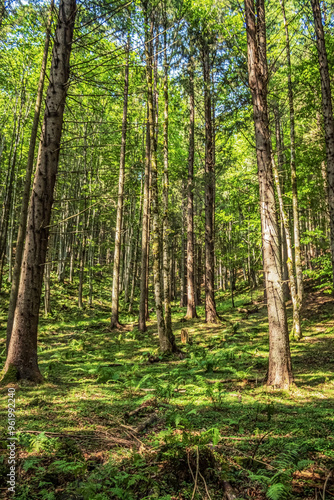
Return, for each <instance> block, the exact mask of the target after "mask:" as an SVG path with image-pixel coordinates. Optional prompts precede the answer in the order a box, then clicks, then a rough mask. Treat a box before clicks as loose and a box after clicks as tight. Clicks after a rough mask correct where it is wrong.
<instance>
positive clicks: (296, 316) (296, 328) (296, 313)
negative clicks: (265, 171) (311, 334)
mask: <svg viewBox="0 0 334 500" xmlns="http://www.w3.org/2000/svg"><path fill="white" fill-rule="evenodd" d="M272 167H273V172H274V179H275V184H276V191H277V197H278V203H279V210H280V214H281V219H282V222H283V226H284V231H285V238H286V248H287V257H288V258H287V266H288V274H289V282H290V291H291V300H292V318H293V325H292V331H291V336H292V337H293V338H295V339H296V340H300V339H301V338H302V333H301V327H300V304H299V298H298V293H297V284H296V279H295V275H294V272H293V254H292V240H291V232H290V226H289V219H288V216H287V214H286V211H285V208H284V203H283V196H282V191H281V185H280V180H279V175H278V170H277V167H276V164H275V159H274V156H272Z"/></svg>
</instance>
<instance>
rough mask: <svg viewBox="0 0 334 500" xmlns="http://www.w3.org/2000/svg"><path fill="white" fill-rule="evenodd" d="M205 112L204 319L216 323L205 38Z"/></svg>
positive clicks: (212, 183)
mask: <svg viewBox="0 0 334 500" xmlns="http://www.w3.org/2000/svg"><path fill="white" fill-rule="evenodd" d="M202 62H203V78H204V113H205V321H206V322H207V323H217V322H218V321H219V320H218V315H217V311H216V302H215V295H214V253H215V249H214V224H213V221H214V193H215V177H214V163H213V162H214V156H213V130H212V108H211V76H210V72H211V70H210V53H209V46H208V43H207V41H206V40H205V39H203V40H202Z"/></svg>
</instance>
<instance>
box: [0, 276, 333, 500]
mask: <svg viewBox="0 0 334 500" xmlns="http://www.w3.org/2000/svg"><path fill="white" fill-rule="evenodd" d="M306 283H307V286H308V289H307V290H308V294H307V298H306V306H305V310H304V313H303V317H302V324H303V330H304V340H303V342H292V343H291V355H292V362H293V369H294V380H295V385H294V387H293V388H292V390H291V391H289V392H288V391H274V392H273V391H270V390H268V389H267V388H266V386H265V385H264V384H263V380H264V378H265V375H266V370H267V362H268V340H267V335H268V334H267V330H268V324H267V313H266V308H265V307H263V305H262V296H263V293H262V290H257V291H253V292H252V293H251V292H250V291H249V289H244V290H238V291H237V292H236V296H235V299H234V302H235V308H233V307H232V304H231V299H230V296H229V294H228V293H227V292H220V293H218V294H217V310H218V311H219V314H220V316H221V317H222V322H221V323H220V324H216V325H207V324H206V323H205V322H204V310H203V308H201V307H199V308H198V313H199V318H198V319H193V320H189V321H184V314H185V309H184V308H181V307H179V306H178V304H177V303H173V308H172V310H173V330H174V332H175V335H176V339H177V343H178V344H179V345H180V333H181V330H182V329H184V328H186V329H187V332H188V334H189V343H188V344H185V345H183V347H182V355H179V356H175V355H169V356H163V355H161V354H159V349H158V346H159V344H158V338H157V329H156V323H155V321H154V319H153V318H152V320H151V321H149V322H148V330H147V332H146V333H141V332H139V331H138V329H137V327H136V314H134V315H133V316H131V315H129V314H128V313H126V312H122V308H121V311H120V320H121V322H122V323H124V324H127V326H126V327H124V328H121V329H119V330H110V328H109V323H110V303H109V302H108V297H109V289H108V288H106V287H101V288H100V295H99V296H95V298H94V305H93V307H86V308H85V309H84V310H81V309H78V307H77V304H76V300H75V294H74V291H75V284H73V297H71V293H70V290H71V286H70V285H68V284H67V287H68V288H67V290H68V291H69V296H67V295H66V296H65V295H64V294H63V287H62V285H61V284H59V283H58V282H57V280H56V279H55V276H54V279H53V280H52V290H53V300H52V313H51V315H49V316H48V317H47V318H41V320H40V333H39V335H40V341H39V348H38V351H39V352H38V355H39V365H40V369H41V372H42V374H43V376H44V379H45V382H44V384H42V385H40V386H38V387H35V386H32V385H31V384H29V383H27V382H26V383H21V384H19V385H18V384H17V385H16V396H17V414H16V419H17V429H18V434H17V437H18V450H19V466H18V471H19V472H18V479H17V481H18V487H17V491H16V496H15V498H17V499H20V500H23V499H27V500H28V499H32V498H34V499H50V500H51V499H83V500H90V499H96V500H104V499H109V498H112V499H126V500H131V499H149V498H150V499H153V498H159V499H165V500H167V499H191V498H207V499H209V498H211V499H221V498H222V497H223V495H224V493H223V492H224V489H225V491H228V489H227V490H226V484H227V485H228V487H231V488H232V489H233V491H234V494H235V495H237V496H235V497H232V496H231V497H230V498H238V499H250V498H256V499H266V498H268V499H272V500H279V499H289V498H290V499H291V498H295V499H304V500H306V499H314V498H321V496H320V493H321V494H322V493H323V491H324V485H325V483H326V486H325V488H326V498H331V496H332V495H333V494H334V488H333V486H334V485H333V481H332V479H331V476H330V471H331V470H332V468H333V465H334V452H333V430H334V412H333V409H334V403H333V398H334V378H333V370H332V368H333V362H334V352H333V339H334V322H333V309H334V308H333V303H332V300H331V297H330V296H329V295H328V294H326V293H325V292H326V287H324V286H316V283H315V282H314V281H312V282H311V281H310V280H308V281H307V282H306ZM251 299H252V303H253V304H258V312H255V313H252V314H249V315H247V314H246V313H245V312H240V311H238V309H239V310H242V311H244V309H247V307H249V304H250V302H251ZM247 304H248V306H247ZM252 307H254V305H253V306H252ZM288 312H289V321H290V320H291V318H290V312H291V311H290V308H289V309H288ZM5 313H6V306H5V304H4V299H3V298H2V308H1V323H2V330H1V351H0V352H1V361H2V362H4V359H5V352H4V345H5V330H4V328H3V326H4V324H5ZM247 316H248V317H247ZM179 357H181V358H182V359H179ZM5 392H6V388H3V389H2V393H3V395H4V394H5ZM5 418H6V413H5V411H4V408H2V411H1V419H2V421H3V423H4V426H5V425H6V423H5ZM3 439H4V438H3ZM1 445H3V446H1V448H2V449H3V451H2V455H1V459H0V464H1V465H0V467H1V469H0V470H1V473H2V474H1V475H2V478H3V479H2V484H1V487H2V489H1V491H3V492H5V489H6V488H5V474H6V462H5V460H6V446H5V442H2V443H1ZM195 484H196V488H195ZM195 490H196V491H195ZM316 492H318V495H319V496H318V497H316V496H315V495H316ZM7 495H8V494H7ZM3 498H7V497H6V493H4V496H3ZM8 498H9V496H8ZM226 498H229V497H226ZM322 498H325V496H323V497H322Z"/></svg>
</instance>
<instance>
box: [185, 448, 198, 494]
mask: <svg viewBox="0 0 334 500" xmlns="http://www.w3.org/2000/svg"><path fill="white" fill-rule="evenodd" d="M196 452H197V454H196V475H195V485H194V489H193V494H192V496H191V500H194V497H195V493H196V490H197V489H198V486H197V481H198V472H199V453H198V446H197V448H196ZM188 464H189V456H188ZM189 467H190V465H189ZM193 477H194V476H193Z"/></svg>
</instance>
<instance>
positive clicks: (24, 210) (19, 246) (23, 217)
mask: <svg viewBox="0 0 334 500" xmlns="http://www.w3.org/2000/svg"><path fill="white" fill-rule="evenodd" d="M52 11H53V0H51V4H50V16H49V20H48V24H47V28H46V34H45V42H44V51H43V58H42V66H41V72H40V75H39V82H38V87H37V96H36V103H35V112H34V119H33V123H32V129H31V135H30V143H29V151H28V161H27V167H26V174H25V179H24V188H23V195H22V205H21V213H20V220H19V229H18V234H17V239H16V251H15V263H14V269H13V281H12V286H11V290H10V298H9V308H8V320H7V350H8V346H9V342H10V336H11V333H12V327H13V320H14V312H15V307H16V301H17V295H18V291H19V282H20V272H21V265H22V254H23V245H24V238H25V234H26V229H27V217H28V205H29V196H30V186H31V174H32V169H33V166H34V156H35V146H36V139H37V132H38V123H39V117H40V113H41V105H42V99H43V88H44V79H45V70H46V63H47V59H48V53H49V45H50V32H51V20H52Z"/></svg>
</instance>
